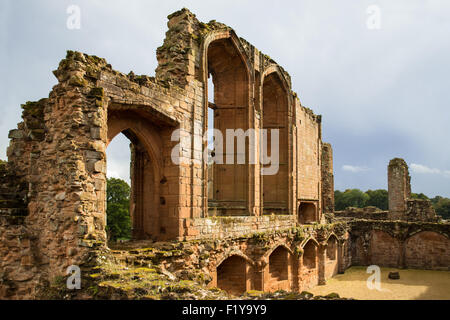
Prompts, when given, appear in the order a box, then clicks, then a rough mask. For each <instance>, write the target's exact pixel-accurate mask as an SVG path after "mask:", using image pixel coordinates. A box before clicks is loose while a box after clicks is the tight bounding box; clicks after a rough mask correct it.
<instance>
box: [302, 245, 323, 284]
mask: <svg viewBox="0 0 450 320" xmlns="http://www.w3.org/2000/svg"><path fill="white" fill-rule="evenodd" d="M318 251H319V246H318V244H317V242H315V241H314V240H312V239H311V240H309V241H308V242H307V243H306V244H305V246H304V247H303V257H302V268H301V283H302V286H303V290H304V289H308V288H311V287H313V286H316V285H317V284H318V282H319V261H318V253H319V252H318Z"/></svg>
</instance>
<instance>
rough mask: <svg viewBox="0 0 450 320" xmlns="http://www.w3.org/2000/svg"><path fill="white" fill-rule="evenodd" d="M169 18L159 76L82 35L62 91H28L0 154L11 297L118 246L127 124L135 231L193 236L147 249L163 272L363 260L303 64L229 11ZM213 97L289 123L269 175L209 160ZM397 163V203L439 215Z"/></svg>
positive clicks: (4, 256)
mask: <svg viewBox="0 0 450 320" xmlns="http://www.w3.org/2000/svg"><path fill="white" fill-rule="evenodd" d="M168 18H169V22H168V27H169V30H168V32H167V33H166V39H165V40H164V43H163V45H162V46H161V47H159V48H158V49H157V59H158V67H157V69H156V75H155V77H149V76H145V75H141V76H138V75H135V74H134V73H133V72H130V73H129V74H123V73H121V72H118V71H115V70H114V69H113V68H112V66H111V65H110V64H108V63H107V62H106V60H105V59H102V58H98V57H96V56H93V55H87V54H83V53H79V52H74V51H68V52H67V56H66V58H65V59H63V60H62V61H61V62H60V64H59V66H58V68H57V70H55V71H54V75H55V76H56V78H57V79H58V84H57V85H55V86H54V87H53V89H52V91H51V92H50V94H49V97H48V98H45V99H42V100H39V101H38V102H27V103H26V104H24V105H23V106H22V108H23V113H22V118H23V121H22V122H21V123H19V124H18V126H17V129H14V130H12V131H11V132H10V134H9V137H10V139H11V142H10V145H9V147H8V150H7V155H8V162H7V163H2V164H1V165H0V200H2V201H1V202H0V240H1V242H0V298H10V299H20V298H22V299H23V298H39V297H45V294H44V293H45V292H46V291H48V290H50V289H51V288H53V287H54V284H55V283H58V279H61V277H65V276H66V275H65V272H66V270H67V267H69V266H71V265H77V266H80V267H81V269H82V271H83V272H84V273H83V274H85V273H89V272H92V271H93V270H97V269H99V268H100V269H101V268H103V267H105V265H107V264H108V261H109V259H110V258H111V259H113V258H114V255H116V254H117V252H114V251H111V250H110V249H109V248H108V244H107V237H106V231H105V230H106V229H105V227H106V213H105V212H106V161H107V159H106V148H107V147H108V144H109V143H110V142H111V141H112V140H113V139H114V137H115V136H116V135H118V134H120V133H123V134H124V135H125V136H126V137H127V138H128V139H129V140H130V142H131V144H132V147H131V154H132V157H131V158H132V161H131V180H132V181H131V189H132V191H131V205H130V215H131V218H132V224H133V226H132V227H133V238H134V240H136V241H137V240H141V241H150V243H153V242H152V241H157V242H158V243H161V242H163V241H170V245H171V246H175V247H177V248H178V249H176V251H177V253H174V252H170V253H161V251H158V254H162V255H163V257H167V256H166V254H167V255H168V256H171V257H172V256H174V257H177V258H178V260H176V262H174V261H171V262H167V263H164V261H165V260H164V259H163V257H160V256H159V255H158V254H156V253H155V251H154V250H153V249H151V248H150V249H148V250H146V251H145V250H144V251H145V252H147V253H146V254H144V256H143V257H142V260H143V261H148V263H147V264H150V265H152V264H153V263H162V265H163V268H161V266H158V268H157V269H158V271H157V273H158V274H159V276H164V277H166V278H167V277H168V278H170V279H172V280H171V281H174V279H177V277H176V276H174V277H172V276H168V275H167V272H172V273H174V274H184V273H183V270H182V269H183V267H184V266H188V267H189V268H191V269H195V270H196V272H197V273H198V272H201V273H202V274H204V275H205V277H207V278H208V279H209V281H203V280H202V281H203V282H204V283H205V285H207V286H209V287H214V286H218V287H220V288H222V289H225V290H227V291H229V292H233V293H235V292H237V293H242V292H244V291H247V290H262V291H275V290H278V289H284V290H303V289H305V288H308V287H311V286H314V285H317V284H324V283H325V282H326V279H327V278H330V277H332V276H333V275H335V274H337V273H342V272H344V271H345V269H346V268H348V267H349V266H351V265H354V264H357V263H358V261H360V260H361V261H362V258H358V257H360V256H361V255H362V253H361V252H363V253H365V252H366V251H367V250H366V248H367V244H366V243H365V242H364V241H365V240H364V241H362V240H361V237H363V238H364V237H366V235H365V234H362V235H360V234H359V233H358V232H359V231H356V232H355V231H352V229H351V226H352V224H349V223H348V221H336V220H334V218H333V216H332V215H331V216H327V219H324V213H327V214H332V213H333V211H334V208H333V207H334V194H333V189H334V186H333V164H332V161H333V158H332V149H331V145H329V144H326V143H323V141H322V138H321V137H322V135H321V116H318V115H315V114H314V113H313V112H312V110H311V109H308V108H306V107H304V106H302V104H301V103H300V100H299V98H298V96H297V94H296V93H294V92H293V91H292V87H291V78H290V76H289V74H288V73H287V72H286V71H285V70H284V69H283V68H282V67H281V66H279V65H278V64H277V63H276V62H275V61H274V60H272V59H271V58H270V57H268V56H267V55H265V54H263V53H261V52H260V51H258V50H257V49H256V48H254V47H253V46H252V45H251V44H250V43H248V42H247V41H246V40H244V39H242V38H239V37H238V36H237V35H236V33H235V32H234V30H232V29H231V28H229V27H227V26H226V25H224V24H221V23H218V22H215V21H211V22H209V23H202V22H200V21H198V20H197V19H196V17H195V15H194V14H192V13H191V12H190V11H188V10H187V9H182V10H180V11H178V12H175V13H173V14H172V15H170V16H169V17H168ZM209 77H212V78H213V83H214V97H215V99H214V102H210V101H208V78H209ZM209 89H211V88H209ZM209 107H211V108H212V109H213V112H214V117H215V126H216V128H217V129H219V130H220V131H226V130H227V129H233V130H237V129H242V130H244V131H245V130H247V129H255V130H256V132H259V131H261V130H262V129H267V130H271V129H277V130H279V136H280V143H279V147H280V148H279V152H278V153H279V158H280V163H279V170H278V171H277V172H276V173H275V174H273V175H270V176H269V175H268V176H265V175H262V174H261V169H263V168H264V167H265V166H264V165H263V164H259V163H256V164H255V163H250V161H249V159H246V160H245V161H244V163H236V162H235V163H234V164H228V163H226V164H222V163H215V164H214V165H213V166H211V165H209V164H208V161H207V160H208V159H206V158H205V154H208V152H204V151H205V150H206V151H207V148H206V146H207V141H205V140H204V139H203V135H204V133H205V132H206V130H207V129H208V123H207V121H208V117H207V112H208V108H209ZM259 139H260V136H259V134H257V135H256V140H257V141H256V143H255V148H254V150H253V149H249V148H248V147H249V142H248V141H247V140H246V141H247V142H246V147H247V150H250V152H254V153H255V155H256V158H259V155H260V153H262V152H264V151H266V150H262V148H263V147H261V144H260V141H259ZM224 144H226V143H225V141H224ZM267 148H268V147H267ZM250 152H249V153H250ZM174 155H175V159H176V160H177V161H174ZM216 156H223V154H216ZM395 170H397V169H395ZM395 170H394V171H395ZM402 170H403V171H402ZM406 170H407V169H406ZM394 171H393V172H394ZM406 172H407V171H406ZM394 173H395V179H397V180H396V181H400V183H401V185H400V187H399V185H398V184H396V183H397V182H395V184H394V185H395V186H394V189H392V190H393V191H394V192H401V195H398V194H395V195H394V194H393V201H394V203H393V204H394V205H395V206H396V207H395V208H396V209H395V210H396V211H395V212H396V214H397V213H398V214H400V213H401V215H403V216H404V217H406V216H407V217H413V216H414V217H420V219H421V220H426V221H429V219H430V217H431V214H432V213H431V211H430V209H429V207H427V205H426V204H422V203H418V202H417V203H416V202H414V203H412V202H410V200H409V196H408V195H409V193H408V191H407V190H406V189H405V188H407V187H408V183H409V181H408V183H406V182H405V181H406V180H404V179H405V177H406V175H405V170H404V169H398V170H397V171H395V172H394ZM390 186H391V182H390ZM402 188H403V189H402ZM390 192H391V188H390ZM409 192H410V191H409ZM402 201H403V202H402ZM404 201H408V203H405V202H404ZM400 209H401V210H400ZM414 219H416V218H414ZM325 220H326V221H325ZM405 220H411V219H408V218H406V219H405ZM389 223H390V225H392V226H394V224H392V223H393V222H392V221H391V222H389ZM389 223H388V224H389ZM404 223H412V222H407V221H405V222H404ZM366 225H367V226H374V228H375V226H376V221H375V220H370V221H369V222H367V223H366V224H365V226H366ZM428 226H429V224H426V225H425V227H424V228H425V229H426V230H427V232H431V233H433V232H435V231H436V230H434V227H428ZM364 228H369V227H364ZM364 228H363V229H364ZM442 228H444V229H445V228H446V226H443V227H442ZM369 229H370V228H369ZM369 229H367V230H369ZM438 229H439V228H438ZM355 230H360V228H359V227H356V229H355ZM364 230H366V229H364ZM417 230H421V229H420V227H418V228H417ZM439 230H440V229H439ZM439 230H438V231H439ZM352 232H353V233H352ZM368 232H369V231H368ZM439 232H440V231H439ZM350 235H351V236H352V237H353V238H351V237H350ZM358 235H360V237H359V238H358V237H357V236H358ZM442 237H444V238H442ZM442 237H441V235H439V236H435V235H434V234H431V235H430V234H426V237H425V238H427V239H428V238H433V240H432V241H433V242H432V243H433V244H434V243H437V242H439V241H440V242H439V243H440V248H443V249H444V251H445V250H448V245H447V244H445V241H444V240H443V239H447V240H446V241H448V233H445V232H444V235H442ZM364 239H365V238H364ZM417 239H422V238H421V237H419V238H415V239H414V241H411V242H410V243H411V246H413V248H412V249H411V250H410V251H409V252H410V253H409V256H408V257H409V259H410V260H411V261H414V263H412V265H414V266H419V265H421V264H420V254H421V253H420V251H417V250H415V249H414V244H415V243H417V241H418V240H417ZM442 241H444V242H442ZM136 243H137V242H136ZM147 243H148V242H147ZM163 243H167V242H163ZM360 243H361V245H360ZM154 246H157V244H154ZM358 246H360V247H361V246H362V247H361V248H362V249H361V248H360V247H358ZM355 248H356V249H355ZM424 248H431V245H426V246H425V247H424ZM365 250H366V251H365ZM135 251H136V250H135V249H130V250H129V251H127V252H128V253H123V254H124V255H128V254H130V255H132V256H133V257H135V254H134V253H133V252H135ZM180 251H181V252H183V254H181V253H180ZM139 252H141V251H139ZM446 252H447V251H446ZM433 254H434V253H433ZM433 254H432V255H431V256H433ZM155 255H156V257H157V259H155ZM447 255H448V254H447V253H445V254H444V255H443V256H444V257H446V256H447ZM130 259H131V258H130ZM133 259H134V258H133ZM405 259H406V258H405ZM119 260H120V259H119ZM443 261H444V262H443V263H445V261H447V260H443ZM126 263H129V261H128V260H127V261H126ZM437 265H439V266H440V265H441V262H439V263H438V264H437ZM433 266H434V265H433ZM122 267H123V268H127V267H124V266H122ZM147 267H148V268H145V267H143V269H141V270H139V271H137V274H138V275H139V276H143V277H145V278H146V279H147V280H149V281H150V280H151V279H159V278H158V277H156V278H155V272H156V271H155V270H156V269H153V267H155V266H154V265H152V268H150V267H149V265H147ZM121 270H122V271H123V270H125V269H121ZM167 270H169V271H167ZM110 271H111V270H110ZM122 271H121V272H122ZM166 271H167V272H166ZM191 271H192V270H191ZM177 272H178V273H177ZM144 274H145V275H144ZM124 276H125V275H124ZM105 277H107V278H108V277H109V278H108V279H110V277H115V276H114V275H113V274H107V275H105ZM93 278H95V276H93ZM91 280H92V279H91ZM158 281H159V280H158ZM105 283H106V282H103V285H108V284H105ZM95 285H98V286H100V285H101V283H96V284H95ZM108 286H109V287H108V288H107V292H112V291H114V290H116V289H117V284H110V285H108ZM108 290H109V291H108ZM43 292H44V293H43ZM58 292H59V291H58ZM114 292H116V291H114ZM83 294H87V293H85V292H83ZM94 296H95V295H94ZM94 296H92V295H89V294H87V296H85V295H82V296H79V298H80V297H82V298H92V297H94Z"/></svg>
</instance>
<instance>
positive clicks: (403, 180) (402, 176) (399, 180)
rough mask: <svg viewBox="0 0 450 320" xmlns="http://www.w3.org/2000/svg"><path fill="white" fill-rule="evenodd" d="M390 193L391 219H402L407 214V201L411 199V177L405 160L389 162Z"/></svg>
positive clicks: (396, 159) (397, 159)
mask: <svg viewBox="0 0 450 320" xmlns="http://www.w3.org/2000/svg"><path fill="white" fill-rule="evenodd" d="M388 192H389V212H390V216H391V219H400V218H401V217H402V216H403V215H404V213H405V212H406V200H407V199H409V198H410V197H411V177H410V175H409V170H408V165H407V164H406V162H405V160H403V159H400V158H395V159H392V160H391V161H390V162H389V166H388Z"/></svg>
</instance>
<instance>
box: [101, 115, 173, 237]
mask: <svg viewBox="0 0 450 320" xmlns="http://www.w3.org/2000/svg"><path fill="white" fill-rule="evenodd" d="M172 131H173V127H168V126H164V125H163V124H160V123H157V122H155V121H153V120H152V119H148V118H146V117H145V116H143V115H142V114H139V113H138V112H135V111H133V110H126V111H124V110H121V109H116V108H113V107H111V108H110V109H109V110H108V131H107V142H108V145H109V143H110V142H111V141H112V140H113V139H114V137H116V136H117V135H119V134H123V135H125V136H126V137H127V138H128V140H129V141H130V145H131V146H130V151H131V163H130V178H131V179H130V180H131V195H130V215H131V219H132V229H133V232H132V236H133V239H134V240H147V239H151V240H155V241H160V240H166V239H169V238H171V237H173V235H172V234H171V233H172V231H173V233H175V232H177V228H178V225H177V223H178V222H177V221H173V219H172V220H170V216H169V214H168V213H169V210H170V208H171V207H172V208H174V207H176V206H177V205H178V197H172V198H170V194H169V189H171V190H173V191H172V192H176V190H177V188H178V184H177V183H178V178H177V176H176V171H173V170H170V169H172V167H176V165H175V164H173V163H172V161H171V160H170V158H168V156H167V155H170V150H171V146H172V144H171V142H170V136H171V133H172ZM130 151H128V150H126V151H125V150H124V152H130ZM166 157H167V159H166ZM165 159H166V161H165ZM168 172H173V174H175V175H174V177H171V176H170V175H169V174H168Z"/></svg>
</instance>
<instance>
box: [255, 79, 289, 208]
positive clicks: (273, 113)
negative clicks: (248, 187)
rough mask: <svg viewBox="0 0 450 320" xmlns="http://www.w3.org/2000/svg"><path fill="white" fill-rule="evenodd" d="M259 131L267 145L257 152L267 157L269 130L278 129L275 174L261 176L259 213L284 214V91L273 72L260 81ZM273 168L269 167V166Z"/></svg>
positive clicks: (286, 174)
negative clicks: (260, 118)
mask: <svg viewBox="0 0 450 320" xmlns="http://www.w3.org/2000/svg"><path fill="white" fill-rule="evenodd" d="M262 100H263V105H262V114H263V117H262V119H263V121H262V123H263V129H265V130H267V131H266V132H267V135H266V138H267V142H266V143H263V144H262V145H263V146H266V147H267V150H261V152H264V154H266V155H267V156H271V155H270V154H269V152H270V150H272V148H271V147H272V146H271V143H272V134H273V130H278V132H279V141H278V157H279V159H278V162H279V164H278V172H277V173H276V174H273V175H263V176H262V180H263V195H262V197H263V207H264V209H263V212H264V214H272V213H275V214H288V211H289V205H288V202H289V151H288V150H289V149H288V148H289V128H288V111H289V100H288V92H286V89H285V87H284V86H283V83H282V80H281V79H280V76H279V75H278V73H277V72H272V73H270V74H269V75H267V76H266V77H265V78H264V83H263V97H262ZM272 165H273V164H272Z"/></svg>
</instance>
